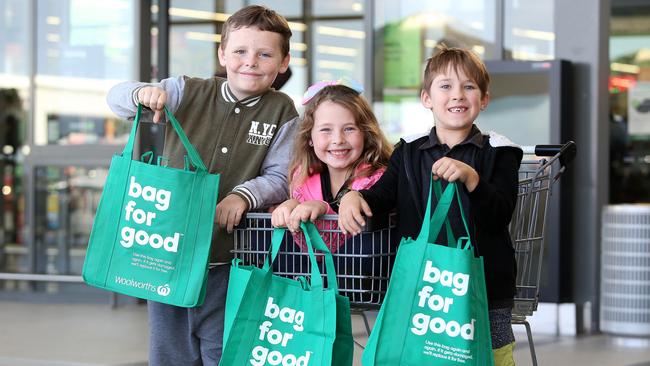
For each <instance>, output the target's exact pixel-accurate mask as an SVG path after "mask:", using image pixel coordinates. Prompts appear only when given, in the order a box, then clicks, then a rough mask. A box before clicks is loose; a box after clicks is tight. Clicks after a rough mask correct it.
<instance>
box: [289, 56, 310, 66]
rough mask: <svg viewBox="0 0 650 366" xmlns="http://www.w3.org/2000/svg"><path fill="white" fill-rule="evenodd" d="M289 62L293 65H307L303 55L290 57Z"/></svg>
mask: <svg viewBox="0 0 650 366" xmlns="http://www.w3.org/2000/svg"><path fill="white" fill-rule="evenodd" d="M289 64H291V65H294V66H305V65H307V59H306V58H303V57H292V58H291V60H290V61H289Z"/></svg>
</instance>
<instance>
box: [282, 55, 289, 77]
mask: <svg viewBox="0 0 650 366" xmlns="http://www.w3.org/2000/svg"><path fill="white" fill-rule="evenodd" d="M289 61H291V55H290V54H288V53H287V55H286V56H284V58H283V59H282V63H281V64H280V74H284V73H285V72H286V71H287V69H288V68H289Z"/></svg>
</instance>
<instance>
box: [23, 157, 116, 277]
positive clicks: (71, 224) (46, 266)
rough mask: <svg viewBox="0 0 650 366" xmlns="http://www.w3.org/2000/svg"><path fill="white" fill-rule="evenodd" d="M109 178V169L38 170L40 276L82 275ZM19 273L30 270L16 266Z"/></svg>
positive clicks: (36, 225) (43, 168)
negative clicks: (92, 228)
mask: <svg viewBox="0 0 650 366" xmlns="http://www.w3.org/2000/svg"><path fill="white" fill-rule="evenodd" d="M107 174H108V169H107V168H105V167H94V168H88V167H76V166H63V167H37V168H36V170H35V179H36V180H35V186H36V192H35V193H36V197H35V206H36V211H37V212H39V213H42V214H39V215H37V217H36V224H35V227H34V230H35V234H36V235H35V240H36V253H37V255H36V258H35V259H34V260H35V262H36V266H35V267H36V272H37V273H43V274H62V275H81V268H82V266H83V259H84V257H85V254H86V246H87V245H88V239H89V238H90V229H91V227H92V222H93V219H94V217H95V212H96V211H97V206H98V204H99V198H100V196H101V193H102V189H103V186H104V182H105V180H106V177H107ZM16 265H17V266H16V268H11V269H13V270H15V271H17V272H21V271H22V270H24V269H26V268H23V267H22V266H21V264H20V263H16Z"/></svg>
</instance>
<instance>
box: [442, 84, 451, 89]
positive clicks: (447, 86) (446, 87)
mask: <svg viewBox="0 0 650 366" xmlns="http://www.w3.org/2000/svg"><path fill="white" fill-rule="evenodd" d="M449 88H451V85H449V84H443V85H440V89H449Z"/></svg>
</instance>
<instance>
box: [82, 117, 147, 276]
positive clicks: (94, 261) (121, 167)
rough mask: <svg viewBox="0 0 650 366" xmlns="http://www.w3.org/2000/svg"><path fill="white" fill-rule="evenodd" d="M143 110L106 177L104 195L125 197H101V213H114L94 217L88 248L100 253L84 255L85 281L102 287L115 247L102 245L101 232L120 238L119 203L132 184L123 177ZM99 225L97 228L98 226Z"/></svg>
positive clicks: (114, 158) (126, 170)
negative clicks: (118, 235) (106, 262)
mask: <svg viewBox="0 0 650 366" xmlns="http://www.w3.org/2000/svg"><path fill="white" fill-rule="evenodd" d="M141 114H142V107H138V110H137V112H136V114H135V119H134V120H133V126H131V133H130V134H129V140H128V142H127V144H126V146H125V147H124V150H123V151H122V153H121V154H115V156H113V158H112V159H111V164H110V166H109V170H108V176H107V177H106V182H105V183H104V191H103V192H102V196H103V195H104V194H105V195H107V196H109V197H122V200H121V201H117V200H102V199H100V201H99V205H98V206H97V214H99V213H102V212H108V213H110V214H108V215H106V217H104V218H103V219H102V220H96V219H95V220H93V230H91V232H90V238H89V240H88V248H87V252H96V253H97V255H94V256H88V255H87V256H86V258H85V259H84V264H83V268H82V271H81V277H82V278H83V280H84V282H86V283H87V284H89V285H92V286H98V287H102V286H104V285H105V284H106V278H107V276H108V266H103V265H102V264H103V262H104V261H105V258H110V256H111V255H112V249H113V248H112V247H111V246H110V245H107V244H103V245H102V243H104V242H103V241H102V242H101V243H100V240H101V238H99V236H100V234H98V233H102V234H103V233H106V232H111V231H112V232H114V235H113V237H108V238H106V239H107V240H106V241H107V242H109V243H113V242H115V239H116V238H117V231H118V226H119V217H120V215H121V211H120V209H119V206H120V204H121V203H122V201H123V200H124V196H125V195H126V186H127V184H128V182H127V180H125V179H122V177H124V176H126V175H128V172H129V169H130V167H131V161H132V158H131V155H132V154H133V144H134V142H135V136H136V131H137V128H138V121H140V115H141ZM95 227H96V228H97V229H95Z"/></svg>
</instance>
